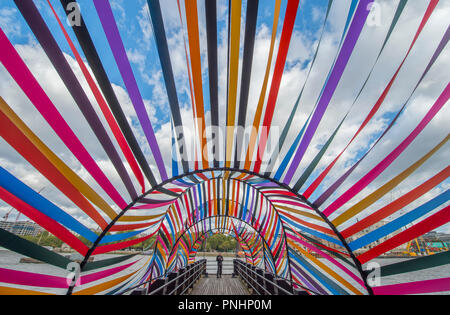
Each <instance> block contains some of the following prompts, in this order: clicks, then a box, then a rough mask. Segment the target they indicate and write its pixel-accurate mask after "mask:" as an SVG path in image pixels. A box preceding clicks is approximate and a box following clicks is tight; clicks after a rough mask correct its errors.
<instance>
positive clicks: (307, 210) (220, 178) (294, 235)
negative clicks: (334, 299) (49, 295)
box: [69, 168, 370, 294]
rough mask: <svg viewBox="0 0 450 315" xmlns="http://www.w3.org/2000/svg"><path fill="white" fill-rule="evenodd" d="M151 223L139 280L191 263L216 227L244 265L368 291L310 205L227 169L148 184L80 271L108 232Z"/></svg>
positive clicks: (314, 286)
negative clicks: (237, 245)
mask: <svg viewBox="0 0 450 315" xmlns="http://www.w3.org/2000/svg"><path fill="white" fill-rule="evenodd" d="M155 220H156V221H155ZM135 222H139V223H137V224H136V223H135ZM146 222H147V223H146ZM155 222H158V229H157V230H156V231H155V233H154V236H155V237H156V241H155V243H154V245H153V256H152V258H151V261H149V264H148V265H147V267H145V269H146V272H145V275H144V277H143V278H142V279H141V282H142V283H146V284H148V283H151V281H152V279H159V278H161V277H164V276H167V274H168V273H170V272H173V271H176V270H178V269H180V268H182V267H183V266H186V265H189V264H192V263H193V262H194V261H195V253H196V249H197V248H198V246H199V242H200V243H201V240H202V238H204V237H205V236H206V235H207V233H208V231H214V230H216V231H227V233H232V234H233V235H234V236H236V237H238V238H239V239H240V240H241V243H243V244H244V247H246V248H248V249H247V253H248V255H249V257H252V258H253V259H255V260H253V259H252V261H248V262H249V263H250V264H252V265H258V264H262V265H263V269H264V270H265V271H268V272H272V273H273V274H274V275H275V276H276V277H280V278H284V279H287V280H289V281H290V282H292V283H294V284H298V285H299V286H301V287H304V288H307V289H309V290H311V291H312V292H319V293H321V294H330V293H334V294H367V293H370V287H368V286H366V284H365V281H366V277H365V273H363V272H362V269H361V265H360V264H359V262H358V261H357V260H356V258H355V257H354V255H353V253H352V252H351V251H350V250H349V248H348V244H347V243H346V241H345V239H344V238H343V237H342V236H341V235H340V234H339V233H338V232H337V230H336V229H335V228H334V226H333V225H332V224H331V222H329V221H328V220H327V219H326V218H325V217H324V216H323V215H321V213H320V212H319V211H318V210H317V209H316V208H315V207H314V206H313V205H311V204H310V203H309V202H308V201H307V200H305V198H303V197H302V196H301V195H299V194H297V193H294V192H293V191H292V189H290V188H289V187H288V186H286V185H284V184H282V183H280V182H278V181H276V180H274V179H271V178H269V177H266V176H264V175H259V174H257V173H254V172H249V171H246V170H239V169H231V168H215V169H208V170H199V171H195V172H191V173H188V174H184V175H179V176H176V177H174V178H172V179H170V180H167V181H165V182H163V183H162V184H160V185H158V186H155V187H153V188H152V189H151V190H150V191H148V192H146V193H145V194H143V195H142V196H140V198H139V199H137V200H136V201H135V202H133V203H132V204H130V205H129V206H128V207H127V208H126V209H125V210H124V211H122V212H121V213H120V214H119V215H118V216H117V217H116V218H115V219H114V220H113V221H112V222H111V224H110V225H109V227H108V228H107V229H105V230H104V231H103V234H102V235H101V236H100V237H99V239H98V240H97V242H96V243H95V244H94V246H93V247H91V249H90V251H89V252H88V253H87V255H86V256H85V259H84V261H83V262H82V264H81V266H82V268H83V266H84V265H85V264H86V262H87V260H88V259H89V257H90V256H91V255H93V254H94V255H95V254H96V253H99V251H98V248H99V247H98V245H99V244H101V243H102V237H104V236H106V235H107V233H108V232H109V231H120V230H123V229H125V228H127V229H129V228H132V227H134V228H136V229H137V228H139V229H145V227H146V226H153V225H154V224H155ZM141 231H142V230H141ZM255 241H256V243H254V242H255ZM256 245H258V246H257V247H255V246H256ZM106 246H107V245H106ZM101 247H102V246H100V248H101ZM255 251H257V252H258V253H259V254H258V255H261V254H262V260H261V257H259V256H255ZM258 257H259V258H258ZM69 293H71V289H69Z"/></svg>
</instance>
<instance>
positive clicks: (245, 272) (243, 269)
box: [233, 259, 320, 295]
mask: <svg viewBox="0 0 450 315" xmlns="http://www.w3.org/2000/svg"><path fill="white" fill-rule="evenodd" d="M233 263H234V266H235V272H237V274H238V275H239V276H240V277H241V278H242V279H243V280H244V281H245V282H246V283H247V285H248V286H250V287H251V288H252V289H253V291H254V292H256V293H258V294H259V292H260V290H258V289H257V288H255V286H254V285H253V284H255V285H257V286H258V287H259V289H261V290H262V291H264V292H265V294H267V295H273V293H272V292H270V290H268V289H267V288H266V287H265V285H263V284H261V283H260V282H259V281H258V280H257V278H260V279H261V280H263V281H262V282H263V283H269V284H270V285H271V286H273V287H275V288H277V289H278V290H281V291H282V292H283V293H284V294H287V295H295V294H294V293H293V284H294V283H293V282H292V281H290V280H288V279H284V278H280V277H278V276H277V275H273V276H274V280H277V279H280V280H284V281H286V282H289V283H290V286H291V288H292V291H289V290H286V289H285V288H283V287H281V286H280V285H278V284H277V283H276V282H275V281H272V280H270V279H268V278H267V277H265V276H263V275H262V274H259V273H257V272H256V270H260V271H262V272H263V273H264V272H266V271H265V270H263V269H261V268H256V267H255V270H253V269H252V268H251V267H249V264H247V263H245V262H243V261H241V260H239V259H235V260H234V261H233ZM249 275H250V277H249ZM252 275H253V276H252ZM295 285H296V286H298V287H299V288H301V289H303V290H306V291H309V292H311V293H313V294H316V295H320V293H318V292H315V291H313V290H311V289H309V288H306V287H303V286H301V285H299V284H298V283H295Z"/></svg>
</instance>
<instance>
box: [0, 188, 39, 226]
mask: <svg viewBox="0 0 450 315" xmlns="http://www.w3.org/2000/svg"><path fill="white" fill-rule="evenodd" d="M44 189H45V187H44V188H42V189H41V190H39V191H38V194H40V193H41V192H42V191H43V190H44ZM13 211H14V207H11V209H9V211H8V212H7V213H6V214H5V215H4V216H3V217H2V219H3V220H4V222H7V221H8V218H9V216H10V214H11V212H13ZM18 212H19V213H18V214H17V216H16V220H15V222H17V221H18V220H19V218H20V215H21V214H22V213H21V212H20V211H18Z"/></svg>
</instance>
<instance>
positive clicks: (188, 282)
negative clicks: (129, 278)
mask: <svg viewBox="0 0 450 315" xmlns="http://www.w3.org/2000/svg"><path fill="white" fill-rule="evenodd" d="M205 270H206V259H202V260H199V261H197V262H195V263H194V264H192V265H188V266H187V269H186V270H185V271H184V272H182V273H181V274H178V275H177V276H176V277H175V278H173V279H170V280H169V281H167V280H168V277H158V278H156V279H153V280H150V281H147V282H144V283H141V284H139V285H138V286H135V287H133V288H130V289H128V290H126V291H124V292H122V294H123V293H126V292H129V291H132V290H136V289H138V288H139V287H141V286H143V285H146V284H149V283H155V281H156V280H164V281H165V283H164V284H163V285H162V286H159V287H157V288H155V289H153V290H152V288H151V286H150V288H149V289H148V290H149V291H148V292H147V293H146V295H156V294H158V292H161V291H162V290H164V289H166V288H167V287H169V286H170V285H172V284H174V283H175V284H176V282H177V281H178V280H179V279H180V278H184V277H185V276H186V275H187V274H188V275H189V276H188V277H187V278H186V279H184V280H183V282H182V283H180V284H178V285H176V286H175V287H174V288H173V289H172V290H171V291H170V292H169V293H167V295H172V294H175V293H176V292H178V291H179V290H180V289H182V288H184V289H183V291H181V292H180V295H183V294H184V293H185V292H186V291H187V290H188V289H189V288H190V287H191V286H192V284H193V283H194V282H195V281H197V280H198V279H199V278H200V276H201V274H202V273H204V272H205Z"/></svg>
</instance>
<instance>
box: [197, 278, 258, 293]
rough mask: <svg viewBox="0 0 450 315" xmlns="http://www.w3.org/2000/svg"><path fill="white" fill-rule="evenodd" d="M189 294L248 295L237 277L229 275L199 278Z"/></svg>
mask: <svg viewBox="0 0 450 315" xmlns="http://www.w3.org/2000/svg"><path fill="white" fill-rule="evenodd" d="M190 295H249V292H248V290H247V288H246V287H245V286H244V285H243V284H242V282H241V281H240V280H239V278H232V277H231V276H223V277H222V278H219V279H217V278H216V277H208V278H201V279H200V281H199V282H198V283H197V284H195V285H194V289H193V290H192V292H191V293H190Z"/></svg>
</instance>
